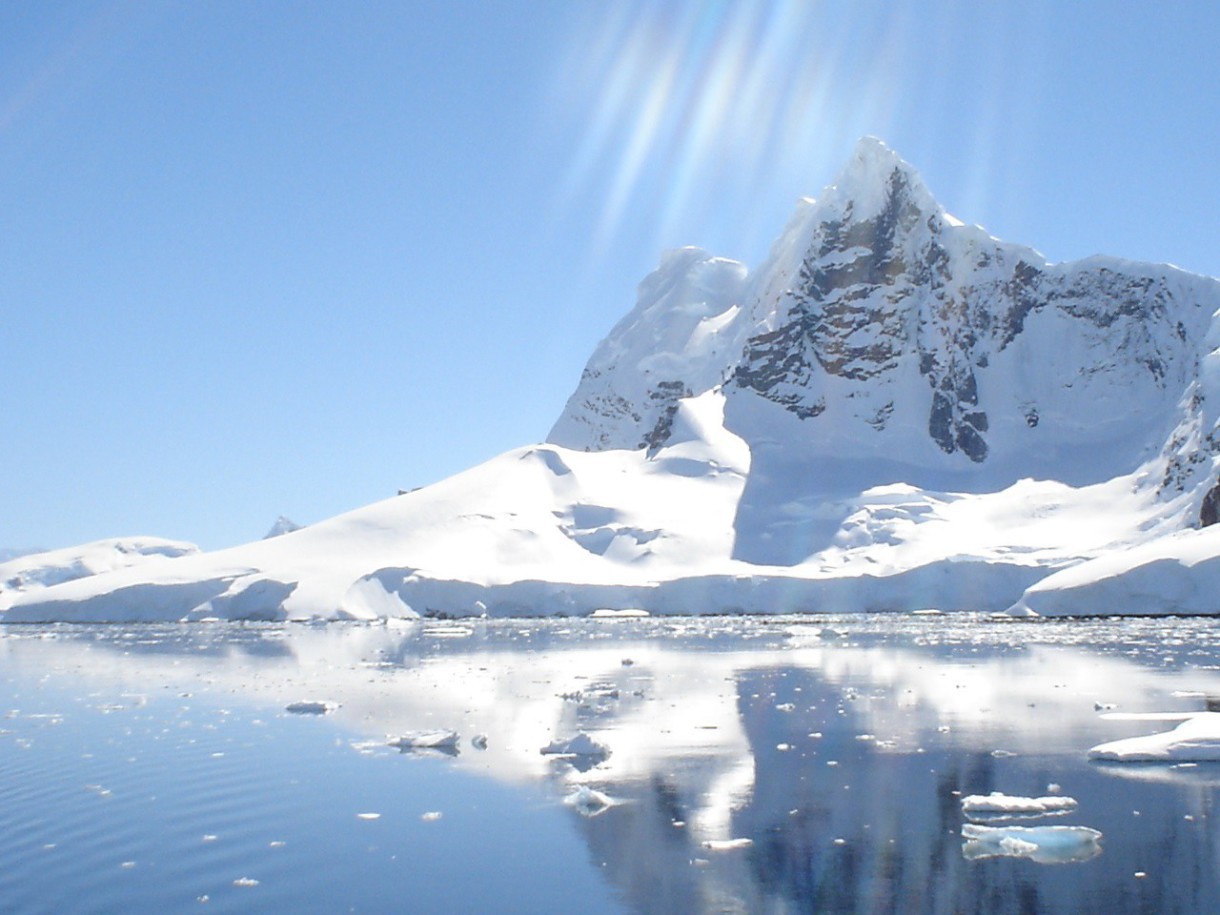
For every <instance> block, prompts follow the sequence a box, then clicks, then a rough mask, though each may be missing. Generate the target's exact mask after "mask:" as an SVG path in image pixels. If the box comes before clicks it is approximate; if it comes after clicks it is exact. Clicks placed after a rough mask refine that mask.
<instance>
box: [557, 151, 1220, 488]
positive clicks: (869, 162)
mask: <svg viewBox="0 0 1220 915" xmlns="http://www.w3.org/2000/svg"><path fill="white" fill-rule="evenodd" d="M1217 304H1220V300H1218V299H1217V283H1216V281H1215V280H1211V279H1208V278H1204V277H1198V276H1192V275H1190V274H1187V273H1184V272H1182V271H1180V270H1175V269H1173V268H1171V267H1165V266H1159V265H1150V264H1137V263H1131V262H1126V261H1119V260H1116V259H1113V258H1104V257H1095V258H1090V259H1089V260H1086V261H1081V262H1076V263H1069V264H1048V263H1047V262H1046V260H1045V258H1043V257H1042V256H1041V255H1040V254H1038V253H1037V252H1036V251H1033V250H1032V249H1030V248H1025V247H1021V246H1018V245H1013V244H1008V243H1005V242H1002V241H999V240H997V239H995V238H992V237H991V236H989V235H988V234H987V233H986V232H985V231H984V230H982V229H981V228H979V227H978V226H969V225H963V224H962V223H961V222H959V221H958V220H956V219H954V218H953V217H952V216H950V215H949V214H947V213H946V212H945V211H944V209H943V208H942V207H941V206H940V205H939V204H938V203H937V202H936V201H935V199H933V197H932V195H931V194H930V193H929V192H928V190H927V188H926V187H925V186H924V184H923V182H922V180H921V179H920V177H919V175H918V174H917V173H916V172H915V170H914V169H913V168H911V166H909V165H908V164H907V163H905V162H903V161H902V160H901V159H899V158H898V156H897V155H896V154H895V153H893V152H892V151H891V150H889V149H888V148H887V147H885V146H884V145H883V144H882V143H880V142H879V141H877V140H872V139H865V140H863V141H861V143H860V144H859V146H858V147H857V149H856V150H855V153H854V154H853V156H852V159H851V161H850V162H849V163H848V166H847V168H846V169H845V170H844V172H843V173H842V174H841V175H840V176H839V179H838V180H837V181H836V182H835V183H834V184H833V185H832V186H831V187H829V188H827V190H826V192H825V193H824V194H823V196H822V197H821V198H819V199H818V200H816V201H814V200H805V201H802V202H801V204H800V206H799V208H798V210H797V213H796V215H795V217H794V218H793V219H792V221H791V223H790V224H789V226H788V228H787V229H786V230H785V231H784V233H783V235H782V236H781V237H780V239H779V241H778V242H777V243H776V245H775V246H774V249H773V250H772V253H771V257H770V259H769V260H768V262H767V263H765V264H764V265H763V266H762V267H761V268H760V269H758V270H757V271H755V272H754V273H752V274H749V275H747V274H746V271H745V268H744V267H742V266H741V265H738V264H735V263H734V262H732V261H726V260H723V259H720V258H712V257H709V256H707V255H706V254H704V253H703V252H701V251H698V250H697V249H684V250H682V251H678V252H673V253H671V254H669V255H668V256H667V257H666V258H665V260H664V261H663V262H662V264H661V266H660V267H659V268H658V269H657V270H656V271H655V272H654V273H653V274H651V275H650V276H649V277H648V278H647V279H646V280H645V281H644V282H643V283H642V284H641V286H640V298H639V303H638V304H637V306H636V308H635V310H634V311H633V312H632V313H631V314H630V315H628V317H627V318H625V319H624V320H623V321H622V322H621V323H620V324H619V325H618V326H617V327H616V328H615V329H614V330H613V331H612V332H611V334H610V336H609V337H608V338H607V339H606V340H605V341H604V342H603V343H602V344H601V345H600V346H599V347H598V349H597V352H596V353H595V354H594V356H593V358H592V359H591V360H590V361H589V365H588V367H587V368H586V370H585V372H584V375H583V377H582V379H581V383H580V386H579V387H578V388H577V390H576V392H575V393H574V394H573V395H572V398H571V399H570V400H569V402H568V405H567V408H566V409H565V411H564V414H563V415H562V416H561V417H560V419H559V421H558V422H557V423H556V424H555V427H554V429H553V430H552V432H551V435H550V437H549V441H551V442H553V443H555V444H559V445H563V446H565V447H568V448H576V449H581V450H606V449H608V448H642V447H649V448H653V449H655V448H657V447H658V446H659V445H661V444H663V443H664V441H665V440H666V436H667V428H668V422H669V419H670V417H671V416H672V413H673V410H674V407H675V404H676V402H677V400H678V399H679V398H681V397H683V396H690V395H691V394H700V393H703V392H704V391H708V390H710V389H712V388H713V387H716V386H717V385H722V384H723V386H724V391H725V393H726V395H727V397H728V413H729V415H728V417H727V420H726V422H727V425H728V427H729V428H730V429H732V430H733V431H735V432H738V433H739V434H741V435H742V436H743V437H744V438H745V439H746V440H747V441H749V442H751V443H753V442H754V441H755V440H756V439H760V438H777V439H779V440H780V441H782V443H783V448H784V450H785V452H786V453H788V454H789V455H794V456H795V455H800V456H803V457H815V458H828V459H834V460H841V459H848V460H851V461H853V462H856V461H859V460H862V459H868V460H878V459H879V460H883V461H887V462H889V461H893V460H894V459H895V457H896V456H901V457H900V462H901V463H903V464H905V465H907V466H909V467H910V468H912V471H913V472H914V473H916V474H917V475H918V476H922V477H929V478H939V479H952V480H953V482H954V484H955V485H956V486H958V487H960V488H965V489H968V490H974V489H994V488H996V486H997V485H1002V484H1004V483H1011V482H1015V480H1017V479H1020V478H1021V477H1024V476H1049V477H1052V478H1055V479H1060V480H1066V481H1069V482H1073V483H1084V482H1097V481H1099V480H1103V479H1109V478H1111V477H1113V476H1116V475H1117V474H1119V473H1125V472H1129V471H1130V470H1131V469H1133V468H1134V467H1135V466H1137V465H1138V464H1139V463H1140V462H1141V461H1142V460H1145V459H1147V458H1149V457H1151V456H1152V455H1153V454H1155V453H1156V452H1157V451H1159V450H1160V448H1161V446H1162V445H1163V444H1164V442H1165V438H1166V436H1167V434H1168V433H1169V431H1170V429H1171V428H1172V427H1173V425H1174V424H1175V422H1176V417H1175V416H1174V408H1175V406H1176V405H1177V403H1178V400H1179V399H1180V398H1181V396H1182V392H1183V390H1184V389H1185V387H1186V386H1187V385H1188V384H1189V383H1190V382H1191V381H1192V380H1194V379H1195V378H1196V376H1197V374H1198V369H1199V357H1200V344H1201V343H1202V340H1203V336H1204V334H1205V333H1206V331H1207V329H1208V327H1209V325H1210V323H1211V319H1212V314H1213V312H1214V311H1215V309H1216V307H1217ZM760 401H762V402H761V403H760ZM777 408H778V409H777ZM875 475H879V476H884V475H885V473H884V472H881V471H878V472H876V474H875ZM904 479H905V481H906V482H912V483H917V482H919V480H917V479H911V478H910V476H909V474H908V475H907V476H905V477H904ZM875 482H887V481H885V480H882V479H877V480H875Z"/></svg>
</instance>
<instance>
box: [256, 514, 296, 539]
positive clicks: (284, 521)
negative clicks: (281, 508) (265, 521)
mask: <svg viewBox="0 0 1220 915" xmlns="http://www.w3.org/2000/svg"><path fill="white" fill-rule="evenodd" d="M300 529H301V525H299V524H297V523H296V522H295V521H293V520H292V519H291V518H285V517H284V516H283V515H280V516H279V517H278V518H276V519H275V524H273V525H271V529H270V530H268V531H267V533H265V534H263V539H264V540H270V539H271V538H272V537H280V536H283V535H284V534H291V533H292V532H293V531H299V530H300Z"/></svg>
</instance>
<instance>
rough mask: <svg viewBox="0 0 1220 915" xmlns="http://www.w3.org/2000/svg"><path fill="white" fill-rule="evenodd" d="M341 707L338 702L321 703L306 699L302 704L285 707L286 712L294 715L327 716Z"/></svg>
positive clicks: (291, 704)
mask: <svg viewBox="0 0 1220 915" xmlns="http://www.w3.org/2000/svg"><path fill="white" fill-rule="evenodd" d="M338 707H339V703H338V702H321V701H314V700H312V699H304V700H302V701H300V702H290V703H288V705H286V706H284V711H286V712H289V713H290V714H293V715H325V714H326V713H327V712H333V711H334V710H335V709H337V708H338Z"/></svg>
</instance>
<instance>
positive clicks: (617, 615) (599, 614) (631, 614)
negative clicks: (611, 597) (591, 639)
mask: <svg viewBox="0 0 1220 915" xmlns="http://www.w3.org/2000/svg"><path fill="white" fill-rule="evenodd" d="M646 616H652V614H651V613H649V612H648V611H647V610H640V609H635V608H628V609H626V610H612V609H610V608H609V607H603V608H601V609H600V610H594V611H593V612H592V613H590V614H589V618H590V619H595V620H615V619H643V618H644V617H646Z"/></svg>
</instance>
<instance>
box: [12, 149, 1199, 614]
mask: <svg viewBox="0 0 1220 915" xmlns="http://www.w3.org/2000/svg"><path fill="white" fill-rule="evenodd" d="M1218 307H1220V282H1218V281H1216V280H1213V279H1209V278H1206V277H1199V276H1193V275H1190V274H1187V273H1184V272H1183V271H1180V270H1178V269H1176V268H1173V267H1169V266H1161V265H1151V264H1139V263H1132V262H1127V261H1120V260H1116V259H1112V258H1104V257H1095V258H1090V259H1088V260H1086V261H1082V262H1077V263H1070V264H1049V263H1047V262H1046V260H1045V259H1044V258H1043V257H1042V256H1041V255H1039V254H1038V253H1037V252H1036V251H1033V250H1031V249H1029V248H1024V247H1020V246H1017V245H1012V244H1009V243H1006V242H1002V241H999V240H997V239H995V238H992V237H991V236H989V235H988V234H987V233H986V232H985V231H984V230H982V229H981V228H979V227H977V226H968V225H964V224H962V223H961V222H959V221H958V220H956V219H954V218H953V217H952V216H950V215H948V214H947V213H946V212H945V211H944V210H943V209H942V208H941V207H940V205H939V204H938V203H937V202H936V201H935V199H934V198H933V197H932V195H931V194H930V192H929V191H928V189H927V188H926V187H925V186H924V184H923V182H922V180H921V179H920V177H919V175H918V174H917V173H916V172H915V171H914V169H913V168H911V166H909V165H908V164H907V163H905V162H903V161H902V160H901V159H900V158H898V156H897V155H895V154H894V153H893V152H892V151H891V150H889V149H888V148H887V147H885V146H884V145H883V144H882V143H880V142H879V141H877V140H872V139H865V140H862V141H861V142H860V144H859V146H858V147H857V149H856V151H855V153H854V154H853V156H852V158H851V160H850V161H849V163H848V164H847V167H846V168H845V170H844V171H843V173H842V174H841V175H840V176H839V178H838V179H837V180H836V181H835V183H834V184H832V185H831V186H829V187H828V188H826V189H825V191H824V192H823V194H822V195H821V197H819V198H818V199H817V200H816V201H815V200H805V201H802V202H801V203H800V205H799V206H798V209H797V212H796V214H795V215H794V217H793V218H792V220H791V221H790V222H789V225H788V226H787V227H786V229H785V230H784V231H783V233H782V234H781V236H780V237H779V239H778V240H777V241H776V243H775V245H774V247H773V249H772V252H771V255H770V257H769V258H768V259H767V261H766V262H765V263H764V264H762V265H761V266H760V267H759V268H757V269H756V270H753V271H747V270H746V268H745V267H744V266H742V265H741V264H738V263H736V262H733V261H730V260H726V259H724V258H717V257H713V256H711V255H709V254H707V253H706V252H703V251H700V250H698V249H694V248H688V249H681V250H678V251H674V252H670V253H669V254H667V255H666V256H665V257H664V259H663V260H662V263H661V265H660V266H659V267H658V268H657V270H656V271H654V272H653V273H652V274H650V275H649V276H648V277H647V278H646V279H645V280H644V281H643V282H642V283H641V285H640V288H639V299H638V302H637V304H636V307H635V308H634V309H633V310H632V311H631V312H630V313H629V314H628V315H627V316H626V317H625V318H624V319H623V320H622V321H621V322H620V323H619V324H618V325H617V326H616V327H615V328H614V329H613V331H612V332H611V333H610V335H609V336H608V337H607V338H606V340H604V341H603V342H602V343H601V344H600V345H599V346H598V348H597V350H596V351H595V352H594V354H593V356H592V358H591V359H590V361H589V364H588V366H587V367H586V369H585V371H584V373H583V375H582V378H581V380H580V383H579V385H578V387H577V389H576V391H575V393H573V395H572V397H571V399H570V400H569V402H568V404H567V407H566V408H565V410H564V412H563V414H562V415H561V417H560V418H559V420H558V421H557V422H556V424H555V427H554V428H553V429H552V431H551V434H550V436H549V438H548V443H547V444H544V445H538V446H534V447H529V448H524V449H520V450H517V451H512V452H509V453H507V454H504V455H502V456H500V457H498V458H495V459H493V460H491V461H489V462H487V463H486V464H483V465H481V466H479V467H476V468H474V469H472V470H470V471H467V472H466V473H463V474H459V475H458V476H455V477H453V478H451V479H449V480H446V481H443V482H441V483H438V484H436V485H434V486H430V487H427V488H425V489H422V490H419V491H416V492H412V493H409V494H406V495H402V496H398V497H396V498H392V499H389V500H387V501H385V502H381V503H378V504H375V505H371V506H368V507H367V508H363V509H359V510H357V511H354V512H351V513H349V514H346V515H342V516H339V517H337V518H334V519H331V520H329V521H326V522H322V523H319V524H315V525H311V526H310V527H308V528H305V529H302V530H299V531H295V532H292V533H288V534H285V535H283V536H280V537H275V538H273V539H270V540H265V541H262V542H259V543H254V544H250V545H247V546H242V547H237V548H233V549H229V550H224V551H220V552H217V553H211V554H206V555H199V556H191V557H184V558H182V559H178V560H174V561H173V562H172V563H168V564H163V565H161V566H159V567H157V568H155V569H153V568H152V567H149V568H148V569H140V568H132V569H128V570H121V571H117V572H113V573H109V574H106V575H103V576H96V577H93V578H89V579H82V580H78V581H75V582H69V583H65V584H62V585H59V586H57V587H54V588H50V589H47V590H45V591H43V592H41V593H39V594H37V595H34V594H30V595H26V596H18V597H17V598H16V599H14V601H13V606H12V608H11V609H10V610H9V611H8V613H7V619H8V620H9V621H17V620H48V619H66V620H111V619H199V618H207V617H212V616H219V617H228V618H251V617H256V618H284V617H288V618H309V617H334V616H340V617H358V618H367V617H377V616H387V615H389V616H397V615H407V616H410V615H416V614H428V613H446V614H481V613H490V614H550V613H559V612H563V613H577V614H580V613H588V612H591V611H593V610H596V609H600V608H615V609H626V608H642V609H646V610H649V611H652V612H665V613H706V612H724V611H757V612H768V611H791V610H808V611H816V610H852V609H860V610H902V609H917V608H923V607H936V608H940V609H959V608H960V609H993V610H1002V609H1005V608H1008V607H1009V606H1010V605H1013V604H1014V603H1017V602H1018V601H1020V603H1019V604H1018V609H1019V610H1022V611H1029V612H1036V613H1061V612H1072V613H1115V612H1128V613H1131V612H1173V611H1174V610H1175V609H1181V610H1184V611H1186V612H1220V598H1217V602H1216V603H1215V604H1214V605H1213V604H1212V603H1211V597H1210V595H1211V594H1216V593H1217V592H1218V591H1220V589H1218V588H1216V587H1215V586H1214V584H1220V582H1218V581H1217V575H1218V574H1220V572H1217V571H1213V570H1214V569H1216V568H1217V567H1218V566H1220V561H1217V562H1208V561H1205V560H1207V559H1208V558H1209V557H1217V556H1220V541H1217V540H1216V538H1214V537H1211V536H1210V532H1207V536H1205V537H1201V536H1199V535H1197V532H1196V534H1191V533H1190V532H1189V529H1191V528H1194V527H1198V526H1201V525H1205V524H1207V523H1209V522H1210V521H1213V520H1214V519H1215V517H1216V514H1217V502H1220V497H1218V494H1217V491H1216V489H1215V483H1216V472H1217V466H1216V465H1217V452H1218V451H1220V447H1218V446H1217V441H1218V437H1217V435H1216V418H1217V417H1216V410H1215V404H1216V403H1217V402H1220V390H1217V383H1218V379H1220V371H1217V364H1218V363H1217V358H1218V357H1217V356H1216V355H1215V353H1216V352H1217V346H1218V345H1220V339H1218V336H1220V335H1218V332H1217V330H1216V327H1217V322H1216V320H1215V313H1216V310H1217V308H1218ZM1183 531H1186V533H1182V532H1183ZM1182 551H1184V552H1182ZM1123 557H1126V558H1123ZM1149 557H1151V558H1149ZM1166 557H1168V560H1169V561H1170V564H1169V565H1166V564H1165V560H1166ZM1175 557H1178V558H1179V559H1182V558H1183V557H1185V559H1183V561H1177V562H1176V565H1174V564H1173V562H1172V560H1174V558H1175ZM1187 559H1188V560H1189V561H1186V560H1187ZM1150 561H1151V562H1154V563H1160V564H1159V565H1157V566H1156V568H1157V569H1159V570H1161V571H1160V572H1158V573H1157V574H1162V573H1163V574H1167V575H1169V577H1170V578H1171V579H1173V580H1175V581H1177V580H1184V579H1182V576H1189V577H1190V581H1191V582H1192V584H1191V587H1192V588H1196V589H1197V590H1198V592H1199V594H1201V595H1204V596H1201V597H1195V598H1192V599H1191V600H1190V601H1188V602H1187V603H1186V604H1185V605H1183V606H1181V607H1178V606H1177V605H1175V604H1174V602H1173V599H1172V598H1167V599H1165V600H1161V601H1159V602H1158V601H1149V600H1148V599H1147V593H1146V592H1147V591H1148V590H1149V588H1148V586H1147V585H1146V584H1144V582H1146V580H1147V578H1148V576H1147V575H1146V574H1141V575H1134V576H1133V575H1132V574H1131V568H1134V567H1138V568H1144V566H1145V565H1147V563H1148V562H1150ZM1097 563H1101V565H1097ZM1089 569H1093V570H1094V572H1088V571H1087V570H1089ZM1060 570H1062V571H1060ZM1166 570H1168V571H1166ZM1056 572H1057V573H1058V574H1057V575H1052V574H1051V573H1056ZM1047 576H1051V577H1049V578H1048V577H1047ZM1065 576H1067V577H1065ZM1073 576H1074V577H1073ZM1124 576H1125V577H1124ZM1124 580H1125V581H1129V582H1131V583H1136V582H1138V583H1140V584H1139V587H1138V588H1135V589H1132V588H1129V587H1126V586H1125V585H1123V584H1122V583H1121V582H1122V581H1124ZM1056 581H1059V582H1061V583H1062V586H1059V585H1056V584H1055V583H1056ZM1116 582H1117V584H1116ZM1030 586H1035V587H1034V589H1032V590H1030V591H1029V592H1026V589H1027V588H1029V587H1030ZM1152 590H1154V591H1155V590H1156V588H1155V587H1154V588H1153V589H1152ZM1162 590H1163V593H1165V594H1176V593H1179V592H1178V591H1174V590H1172V589H1162ZM1023 593H1024V597H1023ZM1192 593H1194V592H1192Z"/></svg>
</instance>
